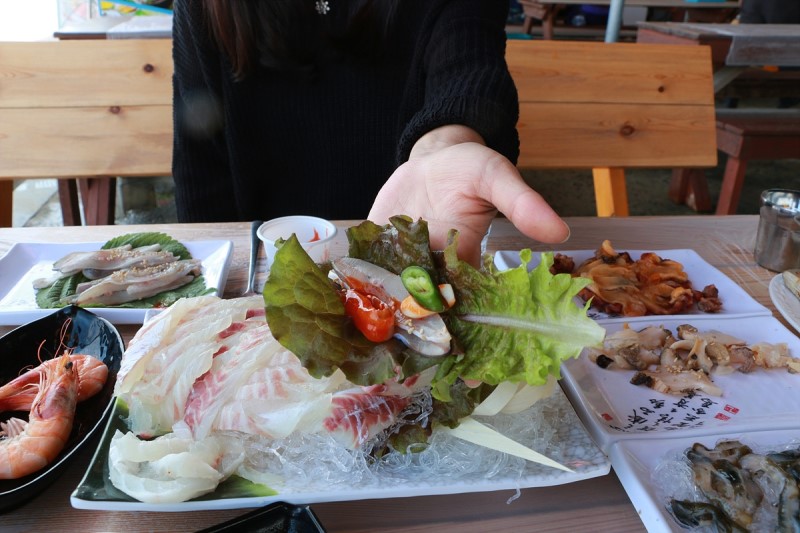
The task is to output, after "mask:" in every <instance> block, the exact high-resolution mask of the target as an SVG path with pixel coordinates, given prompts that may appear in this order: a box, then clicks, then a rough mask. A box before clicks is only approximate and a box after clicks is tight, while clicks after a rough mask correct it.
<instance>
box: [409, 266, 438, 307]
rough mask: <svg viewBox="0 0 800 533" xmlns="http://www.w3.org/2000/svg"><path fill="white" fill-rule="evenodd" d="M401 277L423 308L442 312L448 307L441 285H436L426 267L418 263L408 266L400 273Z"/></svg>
mask: <svg viewBox="0 0 800 533" xmlns="http://www.w3.org/2000/svg"><path fill="white" fill-rule="evenodd" d="M400 279H401V280H402V281H403V286H404V287H405V288H406V290H407V291H408V293H409V294H410V295H411V297H412V298H413V299H414V301H415V302H417V303H418V304H419V305H421V306H422V307H423V308H425V309H427V310H428V311H431V312H434V313H441V312H442V311H444V310H445V309H446V308H445V304H444V300H443V299H442V295H441V294H439V287H438V286H436V285H434V283H433V280H432V279H431V276H430V274H428V271H427V270H425V269H424V268H422V267H419V266H416V265H411V266H408V267H406V268H405V269H404V270H403V272H402V273H401V274H400Z"/></svg>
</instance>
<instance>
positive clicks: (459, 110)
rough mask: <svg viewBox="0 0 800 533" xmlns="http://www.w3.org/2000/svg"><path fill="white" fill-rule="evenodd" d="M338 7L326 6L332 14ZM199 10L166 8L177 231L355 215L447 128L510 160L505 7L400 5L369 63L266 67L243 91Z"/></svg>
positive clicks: (185, 5) (511, 94) (186, 4)
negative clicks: (170, 19) (430, 135)
mask: <svg viewBox="0 0 800 533" xmlns="http://www.w3.org/2000/svg"><path fill="white" fill-rule="evenodd" d="M309 1H310V0H309ZM344 1H346V0H329V4H330V5H331V12H332V13H333V10H335V9H336V3H337V2H344ZM199 5H200V3H199V2H196V1H193V0H178V1H176V2H175V12H174V23H173V24H174V25H173V41H174V50H173V56H174V61H175V76H174V81H173V85H174V99H175V101H174V104H175V105H174V109H175V139H174V156H173V175H174V178H175V186H176V201H177V205H178V216H179V218H180V220H181V221H184V222H194V221H234V220H254V219H262V220H267V219H270V218H274V217H278V216H283V215H289V214H312V215H317V216H321V217H325V218H329V219H351V218H365V217H366V216H367V213H368V212H369V209H370V207H371V205H372V202H373V200H374V199H375V195H376V194H377V193H378V190H379V189H380V187H381V185H382V184H383V183H384V182H385V181H386V179H387V178H388V177H389V176H390V175H391V173H392V172H393V171H394V170H395V168H397V166H398V165H400V164H402V163H403V162H404V161H406V160H407V159H408V154H409V152H410V150H411V148H412V147H413V145H414V143H415V142H416V141H417V139H419V137H420V136H422V135H423V134H424V133H426V132H427V131H430V130H431V129H433V128H436V127H438V126H442V125H445V124H464V125H467V126H469V127H471V128H473V129H474V130H476V131H477V132H478V133H480V134H481V135H482V136H483V138H484V139H485V140H486V142H487V144H488V145H489V146H490V147H492V148H494V149H495V150H497V151H499V152H500V153H502V154H504V155H505V156H506V157H508V158H509V159H510V160H511V161H512V162H516V159H517V156H518V151H519V138H518V136H517V132H516V129H515V124H516V120H517V117H518V104H517V93H516V89H515V87H514V84H513V81H512V80H511V77H510V75H509V73H508V70H507V67H506V64H505V60H504V51H505V32H504V26H505V20H506V14H507V9H508V3H507V2H504V1H500V0H402V1H401V4H400V7H399V12H398V14H397V20H396V21H395V26H393V30H392V35H393V38H392V41H391V46H390V48H389V50H388V52H387V54H386V57H385V58H384V60H382V62H381V63H380V64H379V65H377V66H376V65H372V66H367V65H365V64H363V63H359V62H355V61H347V60H332V61H330V62H328V63H326V64H324V65H322V66H321V67H320V69H319V72H318V73H317V75H316V76H314V77H313V79H312V78H304V77H298V76H297V75H294V74H291V73H286V72H278V71H275V70H267V69H262V70H261V71H259V72H257V73H256V74H255V75H252V76H249V77H248V78H246V79H245V80H243V81H233V79H232V76H231V75H230V69H229V67H228V63H227V60H225V59H223V58H222V56H221V54H220V53H219V52H218V51H217V49H216V48H215V45H214V43H213V41H212V39H211V38H210V37H209V35H208V32H207V30H206V29H205V28H204V25H203V23H202V13H201V9H200V7H199ZM323 16H330V14H329V15H323Z"/></svg>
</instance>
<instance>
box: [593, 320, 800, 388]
mask: <svg viewBox="0 0 800 533" xmlns="http://www.w3.org/2000/svg"><path fill="white" fill-rule="evenodd" d="M587 355H588V357H589V359H590V360H591V361H592V362H594V363H596V364H597V366H599V367H600V368H604V369H607V370H630V371H634V375H633V377H632V378H631V383H632V384H634V385H644V386H647V387H650V388H651V389H653V390H656V391H658V392H662V393H664V394H674V395H683V394H691V393H694V392H704V393H706V394H709V395H711V396H722V394H723V391H722V389H721V388H720V387H719V386H718V385H716V384H715V383H714V381H713V377H714V376H715V375H724V374H729V373H731V372H741V373H744V374H747V373H750V372H753V371H755V370H757V369H759V368H761V369H784V370H786V371H788V372H790V373H800V359H795V358H794V357H792V356H791V355H790V354H789V347H788V345H787V344H786V343H777V344H770V343H766V342H757V343H753V344H748V343H747V342H745V341H743V340H741V339H738V338H736V337H734V336H732V335H728V334H726V333H722V332H719V331H714V330H709V331H700V330H698V329H697V328H696V327H694V326H692V325H690V324H683V325H681V326H679V327H678V328H677V330H676V331H675V332H672V331H670V330H668V329H666V328H664V327H663V326H647V327H644V328H642V329H639V330H634V329H632V328H631V327H630V326H629V325H628V324H625V326H624V327H623V328H622V329H621V330H619V331H617V332H615V333H612V334H610V335H607V336H606V338H605V341H604V342H603V347H602V348H601V349H595V348H589V349H588V350H587Z"/></svg>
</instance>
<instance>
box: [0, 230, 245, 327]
mask: <svg viewBox="0 0 800 533" xmlns="http://www.w3.org/2000/svg"><path fill="white" fill-rule="evenodd" d="M103 244H104V243H102V242H84V243H70V244H50V243H17V244H15V245H14V246H12V247H11V249H9V250H8V253H7V254H6V255H4V256H3V257H2V258H0V325H2V326H16V325H19V324H26V323H28V322H31V321H33V320H36V319H38V318H42V317H44V316H47V315H49V314H51V313H53V312H54V311H55V309H41V308H39V306H37V305H36V291H34V289H33V281H34V280H35V279H38V278H43V277H50V276H51V275H52V268H53V263H54V262H55V261H57V260H58V259H60V258H61V257H63V256H65V255H66V254H68V253H70V252H82V251H91V250H99V249H100V247H102V246H103ZM183 245H184V246H186V249H188V250H189V253H190V254H192V257H194V258H195V259H200V260H201V261H202V266H203V277H204V279H205V283H206V287H211V288H214V289H216V291H217V294H219V295H221V294H222V291H223V289H224V288H225V282H226V281H227V278H228V270H229V268H230V262H231V253H232V251H233V243H232V242H231V241H186V242H183ZM91 311H92V313H94V314H96V315H97V316H100V317H102V318H105V319H106V320H108V321H109V322H111V323H112V324H141V323H143V322H144V315H145V312H146V311H147V309H133V308H122V307H116V308H115V307H92V308H91Z"/></svg>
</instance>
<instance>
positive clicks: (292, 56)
mask: <svg viewBox="0 0 800 533" xmlns="http://www.w3.org/2000/svg"><path fill="white" fill-rule="evenodd" d="M189 1H195V0H189ZM202 2H203V7H204V13H205V19H206V23H207V24H208V27H209V29H210V31H211V34H212V35H213V37H214V39H215V41H216V42H217V44H218V46H219V47H220V49H221V50H222V52H223V53H224V54H225V55H226V56H227V58H228V60H229V61H230V63H231V66H232V68H233V73H234V76H235V77H236V78H237V79H242V78H244V77H246V76H247V75H248V74H250V73H251V72H253V70H254V69H255V68H256V67H257V66H262V67H267V68H275V69H284V70H287V69H288V70H303V71H309V70H313V68H314V66H315V64H316V63H317V62H318V61H319V60H320V58H321V57H323V56H330V55H331V54H334V55H347V56H350V57H352V58H355V59H359V60H375V59H376V58H378V57H380V55H381V54H382V53H383V51H384V50H385V45H386V43H387V40H388V36H389V28H390V26H391V21H392V19H393V17H394V13H395V10H396V6H397V0H327V1H326V2H324V4H326V5H328V6H329V7H330V9H331V11H332V12H331V13H327V14H320V13H318V12H317V4H319V3H320V2H315V0H202ZM333 10H341V12H335V13H334V12H333ZM342 17H345V22H342Z"/></svg>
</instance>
